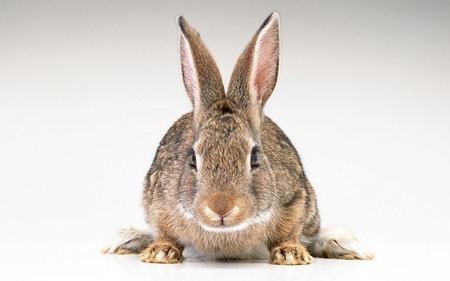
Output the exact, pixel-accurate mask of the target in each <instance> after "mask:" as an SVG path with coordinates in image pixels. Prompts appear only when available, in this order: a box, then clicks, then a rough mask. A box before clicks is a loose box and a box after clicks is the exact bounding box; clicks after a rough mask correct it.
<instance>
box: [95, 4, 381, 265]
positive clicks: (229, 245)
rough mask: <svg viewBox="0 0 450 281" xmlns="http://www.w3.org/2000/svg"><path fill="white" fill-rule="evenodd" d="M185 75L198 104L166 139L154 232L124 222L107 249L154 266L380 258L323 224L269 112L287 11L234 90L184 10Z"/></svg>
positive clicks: (152, 176) (255, 46) (258, 39)
mask: <svg viewBox="0 0 450 281" xmlns="http://www.w3.org/2000/svg"><path fill="white" fill-rule="evenodd" d="M177 23H178V26H179V29H180V32H179V49H180V62H181V72H182V78H183V83H184V87H185V89H186V93H187V95H188V98H189V99H190V101H191V103H192V105H193V111H192V112H190V113H187V114H185V115H184V116H182V117H181V118H180V119H179V120H178V121H176V122H175V123H174V124H173V126H172V127H171V128H170V129H169V131H168V132H167V133H166V135H165V136H164V138H163V139H162V141H161V142H160V144H159V147H158V149H157V152H156V155H155V158H154V160H153V164H152V166H151V168H150V171H149V172H148V174H147V176H146V178H145V182H144V190H143V194H142V205H143V208H144V210H145V218H146V222H147V223H148V224H149V225H150V227H151V229H152V231H151V233H150V234H147V233H143V232H140V231H137V230H135V229H133V228H132V229H124V230H122V231H121V233H120V234H119V236H118V237H117V239H116V240H115V241H113V243H111V245H110V246H109V247H107V248H106V249H105V250H104V253H116V254H130V253H139V254H140V255H141V261H143V262H149V263H179V262H182V261H183V259H184V256H185V255H189V254H188V253H191V254H192V255H193V256H198V257H204V258H212V259H225V260H230V259H266V260H267V259H269V261H270V263H272V264H282V265H303V264H310V263H312V262H313V257H312V256H315V257H324V258H337V259H372V258H373V255H372V254H371V253H369V252H368V251H366V250H365V249H364V248H362V246H360V245H359V244H358V242H357V241H356V239H355V238H354V236H353V234H352V233H350V232H348V231H346V230H343V229H321V228H320V216H319V212H318V209H317V200H316V195H315V193H314V190H313V188H312V186H311V184H310V183H309V181H308V179H307V177H306V175H305V172H304V169H303V166H302V163H301V161H300V158H299V156H298V154H297V151H296V149H295V148H294V146H293V145H292V143H291V142H290V140H289V139H288V137H287V136H286V135H285V134H284V132H283V131H282V130H281V129H280V128H279V127H278V126H277V125H276V124H275V123H274V122H273V121H272V120H271V119H270V118H269V117H267V116H265V115H264V113H263V108H264V106H265V104H266V102H267V100H268V99H269V97H270V96H271V95H272V92H273V91H274V88H275V84H276V82H277V78H278V69H279V53H280V43H279V36H280V35H279V34H280V31H279V29H280V22H279V15H278V14H277V13H276V12H274V13H272V14H271V15H270V16H269V17H268V18H267V19H266V20H265V21H264V23H263V24H262V25H261V27H260V28H259V30H258V31H257V32H256V34H255V35H254V37H253V39H252V40H251V41H250V43H249V44H248V45H247V47H246V48H245V50H244V52H243V53H242V54H241V56H240V57H239V59H238V61H237V63H236V66H235V68H234V70H233V73H232V76H231V79H230V83H229V86H228V90H227V92H226V93H225V88H224V86H223V84H222V78H221V75H220V73H219V70H218V68H217V66H216V63H215V61H214V59H213V58H212V56H211V54H210V53H209V51H208V50H207V48H206V47H205V45H204V43H203V42H202V40H201V39H200V36H199V34H198V33H197V32H196V31H195V30H194V29H192V28H191V27H190V26H189V25H188V24H187V22H186V21H185V19H184V18H183V17H182V16H179V17H178V18H177Z"/></svg>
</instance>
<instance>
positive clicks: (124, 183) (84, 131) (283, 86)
mask: <svg viewBox="0 0 450 281" xmlns="http://www.w3.org/2000/svg"><path fill="white" fill-rule="evenodd" d="M272 11H278V12H279V13H280V16H281V40H282V42H281V46H282V49H281V52H282V56H281V69H280V76H279V80H278V85H277V88H276V90H275V92H274V94H273V96H272V97H271V99H270V100H269V102H268V103H267V106H266V109H265V110H266V114H267V115H268V116H270V117H271V118H272V119H273V120H274V121H276V122H277V123H278V125H279V126H280V127H281V128H282V129H283V130H284V131H285V132H286V133H287V134H288V136H290V138H291V140H292V142H293V143H294V145H295V146H296V147H297V149H298V151H299V153H300V155H301V156H302V160H303V164H304V166H305V169H306V172H307V175H308V176H309V179H310V181H311V182H312V184H313V186H314V187H315V189H316V192H317V195H318V200H319V208H320V210H321V214H322V218H323V225H324V226H332V225H338V226H344V227H347V228H349V229H352V230H354V231H355V232H356V234H357V236H358V238H359V239H360V240H361V241H362V242H363V243H364V244H365V245H367V246H368V247H369V248H370V249H371V250H372V251H373V252H374V253H375V255H376V257H377V258H376V259H375V260H374V261H371V262H342V261H329V260H320V259H318V260H316V264H314V265H313V266H306V267H289V269H287V268H286V267H281V268H283V269H280V267H273V266H268V265H266V264H265V263H262V264H260V263H236V264H227V263H225V264H224V263H215V262H200V263H199V262H198V261H187V262H185V264H183V265H179V266H176V267H172V268H171V270H170V271H167V270H166V268H167V267H164V266H155V265H146V264H142V263H138V261H137V260H138V258H137V257H135V256H132V257H112V256H103V255H99V254H97V253H98V251H99V249H100V248H101V247H102V245H104V244H105V243H106V242H107V241H108V239H109V238H111V237H112V236H113V235H114V234H115V233H116V232H117V230H118V229H119V228H120V227H128V226H138V227H139V226H140V227H145V223H144V222H143V215H142V210H141V207H140V205H139V204H140V194H141V184H142V182H143V179H144V176H145V174H146V172H147V170H148V168H149V167H150V164H151V160H152V159H153V156H154V152H155V150H156V148H157V145H158V142H159V141H160V139H161V138H162V136H163V135H164V133H165V132H166V130H167V129H168V128H169V126H170V125H171V124H172V123H173V122H174V121H175V120H176V119H177V118H179V117H180V116H181V115H182V114H184V113H186V112H188V111H189V110H190V109H191V105H190V103H189V100H188V98H187V97H186V95H185V93H184V88H183V84H182V81H181V78H180V70H179V62H178V59H179V58H178V50H177V46H178V42H177V39H178V30H177V26H176V24H175V17H176V16H177V15H180V14H182V15H183V16H184V17H185V18H186V20H187V21H188V22H189V24H190V25H192V26H193V27H194V28H196V29H197V30H198V31H199V32H200V34H201V36H202V38H203V40H204V42H205V44H206V45H207V46H208V48H209V49H210V51H211V52H212V54H213V56H214V57H215V58H216V61H217V64H218V66H219V68H220V69H221V71H222V76H223V78H224V83H225V85H226V84H227V81H228V80H229V77H230V74H231V71H232V68H233V66H234V63H235V62H236V59H237V57H238V56H239V54H240V53H241V52H242V50H243V49H244V47H245V45H246V44H247V43H248V42H249V40H250V39H251V37H252V36H253V34H254V33H255V32H256V30H257V29H258V27H259V26H260V24H261V23H262V22H263V21H264V19H265V18H266V17H267V16H268V15H269V14H270V13H271V12H272ZM449 15H450V2H449V1H203V2H202V1H179V2H175V1H1V2H0V132H1V134H0V225H1V231H0V241H2V242H3V243H2V244H3V245H2V247H3V253H2V255H1V257H0V263H1V264H2V265H1V266H0V273H2V276H7V277H10V279H16V278H17V280H23V279H24V278H25V277H29V278H31V277H33V278H35V280H37V279H42V280H52V279H55V280H61V278H62V277H63V278H64V280H69V279H74V280H76V279H83V280H87V279H95V280H99V279H101V278H109V279H110V280H111V279H113V280H114V279H115V278H116V279H117V280H120V279H123V278H124V277H131V278H134V279H138V280H139V279H140V278H142V279H143V280H144V279H145V280H148V279H149V278H152V277H154V276H155V274H156V276H158V277H161V278H166V279H167V278H168V279H170V278H172V277H173V278H177V277H180V276H181V277H191V278H193V279H196V280H198V276H197V277H195V276H194V275H195V272H197V270H203V272H205V273H204V274H206V275H204V276H209V275H208V272H209V274H210V275H211V276H210V277H213V278H215V279H217V278H220V276H222V275H223V273H221V271H220V270H225V269H227V271H226V272H227V273H226V277H228V278H230V276H231V277H232V276H235V277H236V278H239V276H241V277H242V275H240V274H241V272H242V271H245V270H248V271H246V273H245V274H253V275H255V276H256V277H257V278H259V279H265V278H269V277H270V278H272V279H273V278H274V277H276V278H279V279H283V278H289V279H291V278H297V277H302V279H303V280H321V279H322V280H325V279H327V280H330V279H333V278H334V279H335V280H340V279H346V280H350V279H355V280H362V279H366V280H367V279H370V277H372V278H373V279H374V280H379V279H380V278H384V279H391V280H401V279H409V280H410V279H415V278H417V279H418V280H420V279H424V278H425V279H429V280H433V279H434V280H437V279H441V278H443V275H442V273H443V268H444V265H446V263H444V262H445V260H444V258H446V257H447V253H448V251H449V250H450V249H449V244H448V236H449V234H450V231H449V228H448V213H449V203H450V191H449V184H450V172H449V170H450V148H449V142H450V111H449V108H450V91H449V89H450V77H449V74H450V17H449ZM208 269H209V270H211V271H208ZM282 270H283V271H282ZM167 274H168V275H167ZM229 274H231V275H229ZM233 274H234V275H233ZM205 278H206V277H205ZM324 278H325V279H324Z"/></svg>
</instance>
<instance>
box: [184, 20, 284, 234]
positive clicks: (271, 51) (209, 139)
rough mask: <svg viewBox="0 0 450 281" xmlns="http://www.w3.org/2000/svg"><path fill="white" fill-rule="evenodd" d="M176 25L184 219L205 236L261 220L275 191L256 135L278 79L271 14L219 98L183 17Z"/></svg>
mask: <svg viewBox="0 0 450 281" xmlns="http://www.w3.org/2000/svg"><path fill="white" fill-rule="evenodd" d="M177 22H178V25H179V28H180V37H179V46H180V61H181V70H182V76H183V82H184V86H185V88H186V93H187V95H188V97H189V99H190V101H191V103H192V105H193V124H192V126H193V134H194V140H193V145H192V147H191V148H190V150H189V153H188V157H187V158H188V160H187V164H186V165H188V166H189V169H188V170H187V173H186V175H185V180H186V182H187V183H188V184H186V185H185V187H186V189H187V190H186V191H184V192H185V194H184V196H182V198H181V199H180V201H181V202H180V203H181V204H182V206H183V209H184V212H185V214H187V215H188V216H193V217H195V218H196V219H197V221H198V223H199V224H200V225H201V226H202V227H203V228H204V229H206V230H209V231H232V230H236V229H242V228H245V227H247V226H248V225H250V224H252V223H254V222H258V221H264V220H268V218H269V217H270V214H271V209H272V207H273V206H272V204H273V202H272V201H271V200H272V199H271V198H273V192H274V191H273V190H274V188H275V187H274V186H272V185H273V179H272V178H273V172H272V170H271V168H270V164H269V161H268V160H267V157H266V155H265V152H264V146H263V143H262V142H261V133H262V128H263V121H264V115H263V107H264V105H265V103H266V102H267V100H268V99H269V97H270V96H271V94H272V92H273V90H274V88H275V84H276V80H277V75H278V64H279V17H278V14H277V13H273V14H271V15H270V16H269V17H268V18H267V20H266V21H265V22H264V23H263V25H262V26H261V27H260V28H259V30H258V31H257V33H256V34H255V36H254V37H253V39H252V40H251V41H250V43H249V44H248V45H247V47H246V48H245V50H244V52H243V53H242V55H241V56H240V57H239V59H238V61H237V63H236V66H235V68H234V70H233V74H232V76H231V80H230V83H229V87H228V91H227V94H225V89H224V86H223V83H222V78H221V75H220V72H219V70H218V68H217V65H216V63H215V61H214V59H213V58H212V56H211V54H210V53H209V51H208V50H207V48H206V47H205V45H204V44H203V42H202V41H201V39H200V36H199V34H198V33H197V32H196V31H195V30H193V29H192V28H191V27H190V26H189V25H188V24H187V23H186V21H185V20H184V18H183V17H181V16H180V17H179V18H178V19H177Z"/></svg>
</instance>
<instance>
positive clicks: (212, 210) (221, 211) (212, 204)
mask: <svg viewBox="0 0 450 281" xmlns="http://www.w3.org/2000/svg"><path fill="white" fill-rule="evenodd" d="M238 210H239V207H238V206H236V203H235V201H234V200H233V198H231V197H230V196H226V195H215V196H214V197H212V198H211V200H210V201H209V204H208V206H207V207H206V208H205V214H206V215H207V216H208V217H209V218H210V219H212V220H217V219H218V218H223V217H226V216H228V215H230V214H231V213H234V212H237V211H238Z"/></svg>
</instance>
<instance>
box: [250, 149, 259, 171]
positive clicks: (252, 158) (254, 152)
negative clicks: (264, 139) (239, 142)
mask: <svg viewBox="0 0 450 281" xmlns="http://www.w3.org/2000/svg"><path fill="white" fill-rule="evenodd" d="M259 151H260V149H259V147H257V146H255V147H253V148H252V155H251V156H250V167H251V168H252V171H253V170H254V169H256V168H258V167H259V163H258V152H259Z"/></svg>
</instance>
